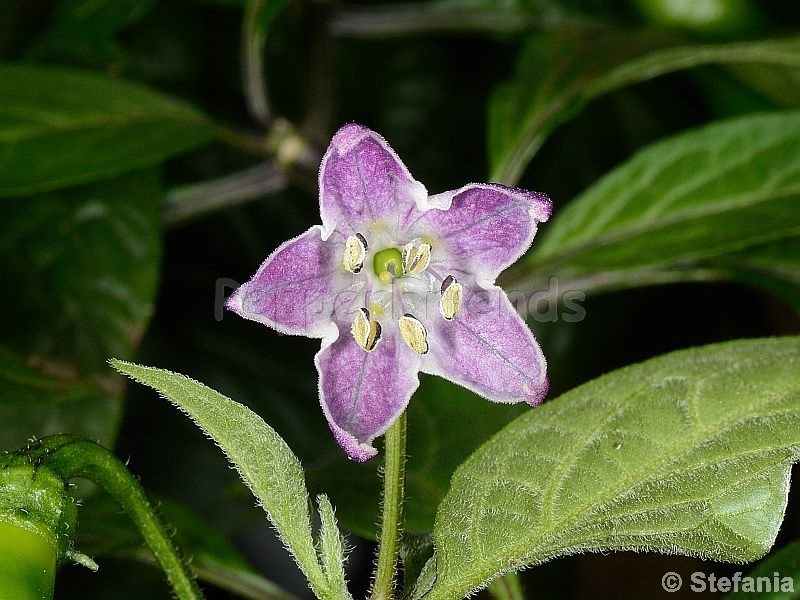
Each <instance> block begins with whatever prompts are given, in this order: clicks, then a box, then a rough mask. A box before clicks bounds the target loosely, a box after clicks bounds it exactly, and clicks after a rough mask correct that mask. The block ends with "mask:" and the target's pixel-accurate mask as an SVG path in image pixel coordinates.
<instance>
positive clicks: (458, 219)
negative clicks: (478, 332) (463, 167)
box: [412, 183, 552, 286]
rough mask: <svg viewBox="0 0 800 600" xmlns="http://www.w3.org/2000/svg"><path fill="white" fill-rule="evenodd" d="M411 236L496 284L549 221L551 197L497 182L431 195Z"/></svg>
mask: <svg viewBox="0 0 800 600" xmlns="http://www.w3.org/2000/svg"><path fill="white" fill-rule="evenodd" d="M426 206H430V207H431V208H430V209H429V210H427V211H426V212H425V213H424V215H423V216H422V217H420V218H419V220H418V221H417V222H416V223H415V224H414V225H413V227H412V234H413V235H420V236H421V237H429V238H431V239H432V240H433V245H434V253H436V251H437V246H438V247H440V248H442V247H443V248H444V249H445V250H446V251H447V252H448V254H449V255H450V260H451V261H452V263H453V264H454V265H456V264H457V265H458V266H459V270H461V271H462V272H472V273H475V274H477V276H478V280H479V282H480V283H482V284H484V285H487V286H488V285H492V284H493V283H494V281H495V279H497V276H498V275H499V274H500V272H501V271H502V270H503V269H505V268H506V267H508V266H509V265H510V264H512V263H513V262H515V261H516V260H517V259H518V258H519V257H520V256H522V254H523V253H524V252H525V251H526V250H527V249H528V248H529V247H530V245H531V242H532V241H533V236H534V235H535V234H536V226H537V224H538V223H540V222H542V221H547V219H548V218H550V213H551V212H552V205H551V203H550V200H549V199H548V198H547V196H545V195H543V194H538V193H536V192H529V191H526V190H520V189H515V188H509V187H505V186H502V185H499V184H494V183H472V184H469V185H466V186H464V187H462V188H460V189H457V190H454V191H450V192H445V193H443V194H437V195H435V196H431V197H430V198H429V199H428V200H427V202H426Z"/></svg>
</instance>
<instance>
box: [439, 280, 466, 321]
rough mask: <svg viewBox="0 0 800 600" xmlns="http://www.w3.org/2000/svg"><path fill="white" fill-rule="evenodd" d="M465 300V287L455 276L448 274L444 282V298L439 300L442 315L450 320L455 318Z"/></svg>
mask: <svg viewBox="0 0 800 600" xmlns="http://www.w3.org/2000/svg"><path fill="white" fill-rule="evenodd" d="M463 301H464V288H463V287H462V285H461V284H460V283H458V282H457V281H456V278H455V277H453V276H452V275H448V276H447V277H445V279H444V281H443V282H442V298H441V300H440V301H439V310H440V311H441V313H442V316H443V317H444V318H445V319H447V320H448V321H452V320H453V319H455V318H456V315H457V314H458V311H459V310H461V304H462V302H463Z"/></svg>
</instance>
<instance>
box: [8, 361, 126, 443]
mask: <svg viewBox="0 0 800 600" xmlns="http://www.w3.org/2000/svg"><path fill="white" fill-rule="evenodd" d="M121 414H122V404H121V402H120V400H119V398H117V397H115V396H114V395H113V394H111V393H110V392H108V391H106V390H103V389H101V388H100V387H98V386H97V385H95V384H92V383H88V382H84V381H71V380H64V379H57V378H55V377H51V376H48V375H45V374H42V373H40V372H38V371H36V370H34V369H32V368H31V367H29V366H28V365H26V364H25V363H24V362H23V361H21V360H20V359H19V358H17V357H16V356H14V355H13V354H12V353H11V352H10V351H8V350H7V349H5V348H3V347H2V346H0V423H2V424H3V426H2V427H0V451H2V450H15V449H17V448H20V447H22V446H24V445H25V444H26V442H27V441H28V440H29V439H31V438H32V437H34V436H35V437H44V436H46V435H51V434H56V433H64V432H70V433H74V434H76V435H82V436H85V437H87V438H90V439H94V440H100V442H101V443H109V442H111V441H112V440H113V438H114V433H115V431H116V429H117V424H118V423H119V419H120V417H121Z"/></svg>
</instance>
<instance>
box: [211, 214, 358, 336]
mask: <svg viewBox="0 0 800 600" xmlns="http://www.w3.org/2000/svg"><path fill="white" fill-rule="evenodd" d="M336 249H337V248H336V246H335V244H333V243H332V242H327V241H324V240H323V239H322V228H321V227H320V226H318V225H317V226H314V227H312V228H311V229H309V230H308V231H306V232H305V233H303V234H301V235H299V236H297V237H296V238H294V239H291V240H289V241H288V242H285V243H283V244H282V245H281V246H280V247H279V248H278V249H277V250H275V252H273V253H272V254H271V255H270V256H269V257H268V258H267V260H265V261H264V263H263V264H262V265H261V267H260V268H259V269H258V271H257V272H256V274H255V275H254V276H253V278H252V279H251V280H250V281H248V282H247V283H245V284H244V285H242V286H241V287H239V289H237V290H236V291H235V292H234V293H233V295H232V296H231V297H230V298H228V301H227V303H226V306H227V307H228V309H230V310H232V311H233V312H235V313H237V314H238V315H240V316H242V317H244V318H245V319H251V320H253V321H258V322H259V323H263V324H265V325H269V326H270V327H274V328H275V329H277V330H278V331H280V332H281V333H288V334H293V335H306V336H309V337H319V338H322V337H326V336H330V335H332V334H335V326H334V325H333V323H332V322H331V313H332V310H333V307H332V305H331V302H332V298H333V297H334V293H335V292H336V291H338V290H339V289H341V287H344V286H346V283H342V280H341V278H342V277H343V274H342V273H340V269H339V265H340V263H341V256H338V255H337V253H336Z"/></svg>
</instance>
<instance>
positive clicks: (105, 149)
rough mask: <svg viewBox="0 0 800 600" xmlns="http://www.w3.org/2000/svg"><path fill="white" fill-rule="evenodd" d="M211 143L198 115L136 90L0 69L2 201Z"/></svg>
mask: <svg viewBox="0 0 800 600" xmlns="http://www.w3.org/2000/svg"><path fill="white" fill-rule="evenodd" d="M214 135H215V127H214V125H213V124H212V123H211V122H210V121H209V120H208V118H207V117H206V116H204V115H203V114H202V113H200V112H199V111H197V110H196V109H194V108H192V107H190V106H188V105H187V104H184V103H183V102H180V101H178V100H175V99H173V98H169V97H167V96H164V95H162V94H159V93H157V92H155V91H153V90H151V89H148V88H146V87H144V86H142V85H138V84H134V83H131V82H126V81H122V80H119V79H115V78H113V77H108V76H105V75H99V74H95V73H90V72H82V71H77V70H70V69H56V68H47V67H35V66H32V65H22V64H4V65H0V197H10V196H24V195H28V194H33V193H36V192H40V191H45V190H52V189H57V188H62V187H67V186H71V185H76V184H79V183H86V182H90V181H94V180H98V179H105V178H109V177H113V176H115V175H120V174H123V173H128V172H130V171H135V170H137V169H141V168H143V167H147V166H151V165H156V164H159V163H161V162H163V161H164V160H166V159H167V158H170V157H172V156H175V155H178V154H181V153H184V152H187V151H189V150H191V149H193V148H196V147H197V146H199V145H202V144H205V143H207V142H209V141H211V140H212V138H213V137H214Z"/></svg>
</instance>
